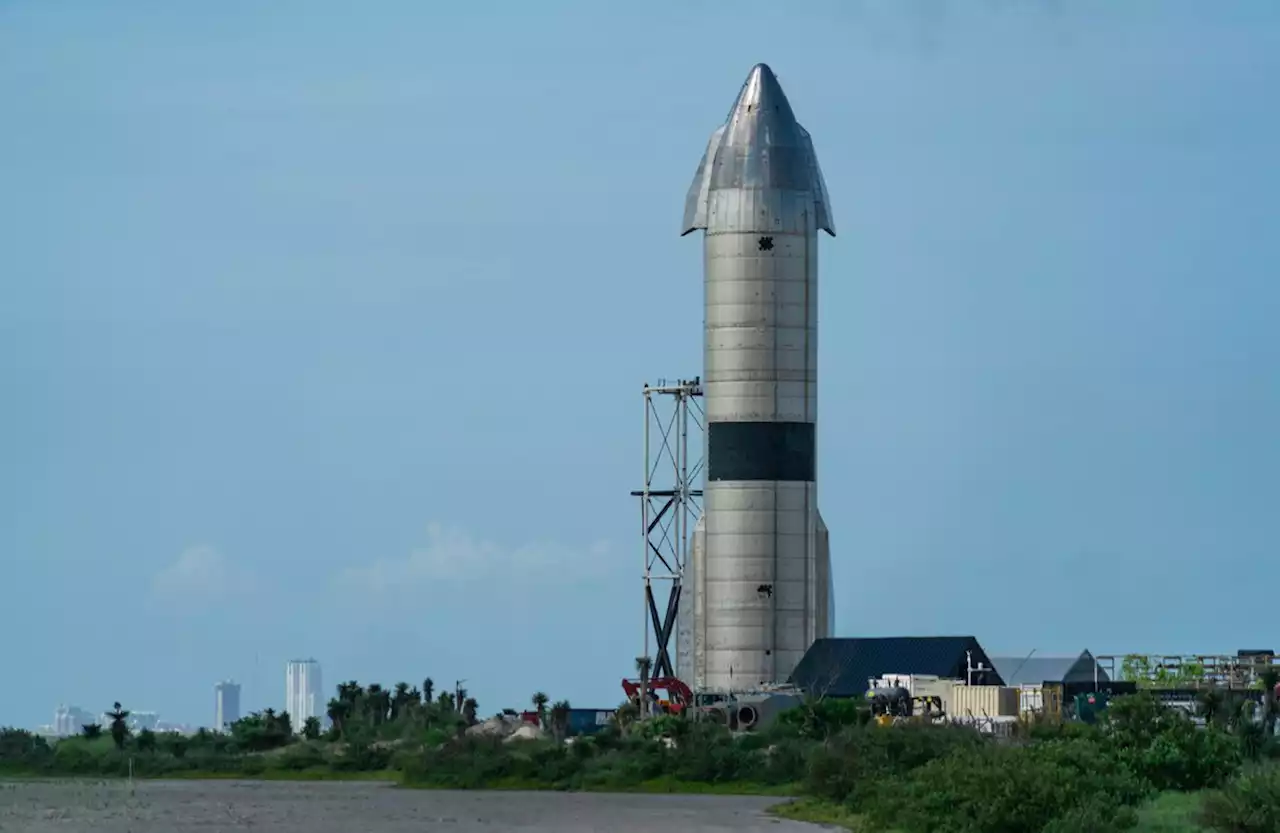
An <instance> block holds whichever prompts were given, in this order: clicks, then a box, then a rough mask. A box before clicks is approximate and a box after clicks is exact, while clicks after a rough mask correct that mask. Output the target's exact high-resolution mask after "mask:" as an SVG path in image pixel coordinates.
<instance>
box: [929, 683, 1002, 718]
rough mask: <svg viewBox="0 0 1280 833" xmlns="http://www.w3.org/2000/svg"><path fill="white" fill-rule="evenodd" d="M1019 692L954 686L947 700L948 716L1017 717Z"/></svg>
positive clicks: (974, 686) (979, 686) (982, 687)
mask: <svg viewBox="0 0 1280 833" xmlns="http://www.w3.org/2000/svg"><path fill="white" fill-rule="evenodd" d="M1018 695H1019V692H1018V689H1016V688H1010V687H1008V686H998V685H964V684H960V685H955V686H952V687H951V696H950V697H949V698H948V701H947V706H948V711H947V713H948V714H951V715H955V716H966V715H972V716H974V717H1017V716H1018V706H1019V696H1018Z"/></svg>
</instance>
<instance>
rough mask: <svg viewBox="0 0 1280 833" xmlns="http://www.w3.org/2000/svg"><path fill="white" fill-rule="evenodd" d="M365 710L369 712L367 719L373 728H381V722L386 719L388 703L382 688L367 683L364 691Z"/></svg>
mask: <svg viewBox="0 0 1280 833" xmlns="http://www.w3.org/2000/svg"><path fill="white" fill-rule="evenodd" d="M364 694H365V703H366V708H367V709H368V711H369V719H370V721H372V723H373V725H374V726H381V725H382V721H383V720H385V719H386V716H387V708H388V701H389V700H390V697H389V695H388V693H387V692H386V691H383V689H382V686H381V685H379V684H378V683H369V685H368V687H367V688H365V690H364Z"/></svg>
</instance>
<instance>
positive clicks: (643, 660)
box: [636, 657, 653, 720]
mask: <svg viewBox="0 0 1280 833" xmlns="http://www.w3.org/2000/svg"><path fill="white" fill-rule="evenodd" d="M652 669H653V660H651V659H649V658H648V657H636V673H638V674H639V675H640V703H639V706H640V719H641V720H644V719H645V717H647V716H648V715H649V672H650V671H651V670H652Z"/></svg>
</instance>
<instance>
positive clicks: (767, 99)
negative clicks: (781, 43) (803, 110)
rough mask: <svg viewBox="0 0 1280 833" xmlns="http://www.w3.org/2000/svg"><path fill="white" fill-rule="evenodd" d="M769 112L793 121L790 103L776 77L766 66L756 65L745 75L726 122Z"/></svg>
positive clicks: (793, 115)
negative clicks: (745, 77) (745, 78)
mask: <svg viewBox="0 0 1280 833" xmlns="http://www.w3.org/2000/svg"><path fill="white" fill-rule="evenodd" d="M770 112H772V113H776V114H777V115H778V116H780V117H783V118H784V119H785V120H789V121H795V114H794V113H793V112H792V111H791V102H789V101H787V94H786V93H784V92H783V91H782V85H781V84H779V83H778V76H776V75H774V74H773V70H772V69H770V68H769V65H768V64H756V65H755V66H753V67H752V68H751V72H749V73H747V80H746V81H744V82H743V84H742V90H741V92H739V93H738V100H737V101H735V102H734V103H733V109H732V110H730V111H729V118H728V119H727V121H733V120H734V119H735V118H737V117H741V116H746V115H748V114H758V113H770Z"/></svg>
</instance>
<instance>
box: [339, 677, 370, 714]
mask: <svg viewBox="0 0 1280 833" xmlns="http://www.w3.org/2000/svg"><path fill="white" fill-rule="evenodd" d="M363 698H364V688H363V687H362V686H361V685H360V684H359V683H358V682H356V681H355V680H351V681H349V682H345V683H338V699H339V700H341V701H343V702H344V703H349V704H351V706H352V711H354V710H355V708H354V707H355V705H356V704H357V703H359V702H360V701H361V700H362V699H363Z"/></svg>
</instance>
